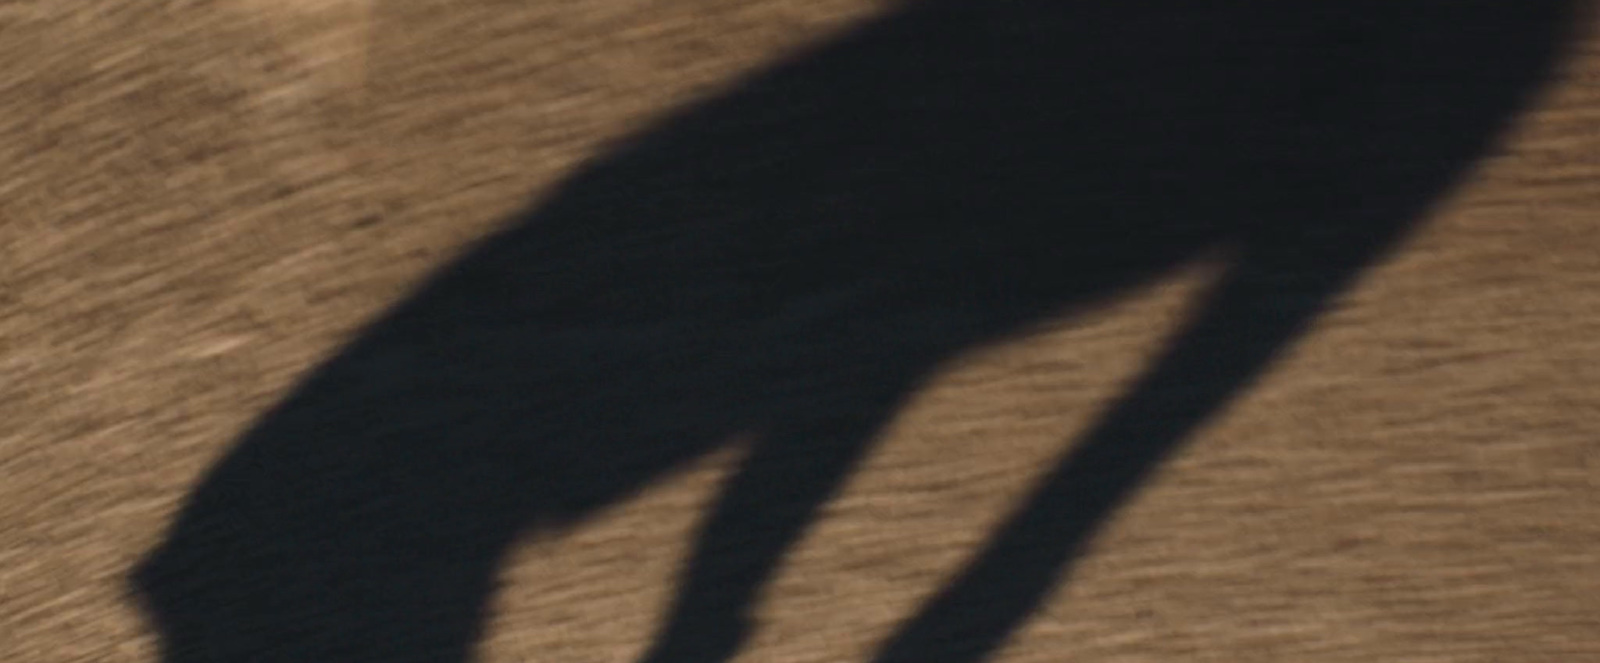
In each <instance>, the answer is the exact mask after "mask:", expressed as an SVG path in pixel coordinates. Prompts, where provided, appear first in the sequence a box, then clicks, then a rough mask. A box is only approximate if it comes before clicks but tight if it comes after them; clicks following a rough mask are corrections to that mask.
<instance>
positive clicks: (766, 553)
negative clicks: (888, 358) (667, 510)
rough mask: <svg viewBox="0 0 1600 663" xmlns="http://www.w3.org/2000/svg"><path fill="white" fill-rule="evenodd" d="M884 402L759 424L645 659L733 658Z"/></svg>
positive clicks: (706, 661)
mask: <svg viewBox="0 0 1600 663" xmlns="http://www.w3.org/2000/svg"><path fill="white" fill-rule="evenodd" d="M893 411H894V409H893V408H891V407H882V408H877V409H871V410H863V411H860V412H852V413H850V414H848V415H845V416H839V417H835V418H832V419H829V420H826V421H819V422H815V423H810V424H805V425H799V426H789V427H786V428H783V429H780V430H773V431H769V432H768V433H766V434H765V435H764V436H763V438H762V439H760V440H758V441H757V442H756V446H755V448H754V449H752V450H751V452H750V455H749V457H748V458H747V459H746V460H745V462H744V464H743V466H742V467H740V469H739V471H738V472H737V474H735V476H733V478H732V479H731V480H730V481H729V482H728V485H727V486H726V487H725V488H724V489H723V492H722V495H721V496H720V497H719V498H718V501H717V504H716V506H715V508H714V510H713V511H712V513H711V514H710V515H709V517H708V518H707V519H706V521H705V524H704V525H703V526H702V528H701V531H700V533H699V535H698V537H699V538H698V540H697V542H696V545H695V550H694V552H693V554H692V556H691V558H690V560H689V563H688V568H687V569H686V570H685V573H684V576H683V580H682V585H681V587H680V589H679V591H678V595H677V597H676V598H675V601H674V604H673V606H672V608H671V610H670V612H669V613H668V617H667V622H666V624H665V626H664V627H663V629H662V631H661V632H660V634H659V635H658V637H657V638H656V641H655V644H654V645H653V646H652V648H651V650H650V651H649V653H648V654H646V655H645V657H644V658H643V659H642V660H643V661H645V662H646V663H676V662H679V661H695V662H696V663H712V662H715V661H724V660H728V659H730V658H732V657H733V655H734V654H735V653H736V652H737V651H738V649H739V647H740V646H741V645H743V643H744V641H745V639H746V638H747V637H748V635H749V632H750V627H751V625H750V617H751V616H750V614H749V611H750V609H751V607H752V604H753V603H754V600H755V598H756V592H757V591H758V590H759V589H760V588H761V587H762V586H763V585H764V584H765V582H766V580H767V579H768V578H769V577H770V576H771V575H772V573H773V571H774V570H775V569H776V567H777V565H778V563H779V562H780V561H781V560H782V556H783V553H784V552H785V551H787V550H789V549H791V548H792V546H793V544H794V542H795V541H796V540H798V539H799V538H800V535H801V534H802V533H803V532H804V530H805V528H806V526H807V525H808V524H809V523H811V521H812V520H813V519H814V517H815V515H816V513H817V510H818V508H819V507H820V506H821V505H822V504H824V503H825V502H827V500H828V498H829V497H830V496H832V495H833V493H834V492H835V491H836V490H837V489H838V488H839V486H840V485H841V484H842V483H843V482H844V479H845V478H846V477H848V476H849V474H850V469H851V468H852V467H853V466H855V465H856V463H857V461H858V460H859V459H860V458H861V457H862V455H863V454H864V452H865V451H866V449H867V448H868V447H869V445H870V443H871V441H872V438H873V435H874V434H875V433H876V432H877V430H878V428H879V427H880V425H881V424H882V422H883V420H884V419H885V418H886V417H887V416H889V415H890V414H891V413H892V412H893Z"/></svg>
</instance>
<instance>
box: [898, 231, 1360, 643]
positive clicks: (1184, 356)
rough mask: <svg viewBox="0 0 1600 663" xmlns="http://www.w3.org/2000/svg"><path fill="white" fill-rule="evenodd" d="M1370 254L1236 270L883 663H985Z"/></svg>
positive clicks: (911, 624) (902, 634)
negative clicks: (1156, 474)
mask: <svg viewBox="0 0 1600 663" xmlns="http://www.w3.org/2000/svg"><path fill="white" fill-rule="evenodd" d="M1369 255H1370V252H1367V251H1363V252H1360V254H1359V255H1347V256H1346V257H1347V258H1349V259H1347V260H1341V261H1338V262H1336V263H1332V264H1324V265H1322V266H1321V267H1320V268H1318V267H1308V266H1306V265H1303V264H1301V265H1290V266H1282V269H1265V268H1263V267H1264V266H1263V265H1258V264H1251V263H1249V262H1242V263H1240V264H1238V265H1235V266H1234V267H1233V269H1232V271H1231V272H1230V273H1229V274H1228V275H1226V277H1225V280H1224V281H1223V282H1222V283H1221V284H1219V286H1218V287H1217V289H1216V291H1214V292H1213V294H1212V295H1211V297H1210V301H1209V302H1208V303H1207V304H1206V306H1205V308H1204V309H1203V310H1202V311H1201V312H1200V314H1199V317H1198V318H1197V319H1196V320H1195V321H1194V322H1193V323H1192V324H1191V325H1190V327H1189V328H1188V329H1187V330H1186V331H1185V332H1184V333H1183V335H1182V336H1181V337H1180V338H1179V339H1177V340H1176V341H1175V342H1174V343H1173V344H1172V345H1171V346H1170V348H1169V350H1168V351H1167V352H1166V354H1165V355H1164V356H1163V357H1161V358H1160V359H1159V360H1158V361H1157V362H1156V363H1155V364H1154V366H1153V368H1152V369H1151V370H1150V372H1149V373H1148V374H1146V376H1145V377H1144V378H1143V379H1141V381H1140V382H1139V383H1138V384H1137V385H1136V386H1135V387H1134V388H1132V389H1131V390H1129V392H1128V395H1127V396H1126V397H1124V398H1123V399H1122V400H1121V401H1120V402H1118V403H1117V404H1116V405H1115V407H1114V408H1113V409H1112V410H1111V411H1110V412H1109V413H1107V414H1106V415H1105V416H1104V417H1103V418H1102V419H1101V420H1100V421H1099V422H1098V424H1097V425H1096V426H1095V427H1094V428H1092V429H1091V430H1090V431H1089V432H1088V433H1087V434H1086V435H1085V438H1084V440H1083V442H1082V444H1081V445H1080V446H1079V447H1078V449H1077V450H1076V451H1075V452H1074V453H1072V454H1070V455H1069V456H1068V457H1067V458H1066V459H1065V460H1063V461H1062V463H1061V464H1060V466H1059V467H1057V468H1056V469H1055V471H1053V472H1052V473H1051V474H1050V475H1049V476H1047V477H1046V478H1045V479H1044V480H1043V482H1042V484H1041V485H1040V486H1039V488H1038V489H1037V490H1036V491H1035V492H1034V493H1033V494H1032V495H1031V496H1030V497H1029V500H1028V502H1027V503H1026V504H1025V505H1024V506H1023V507H1022V508H1021V509H1020V510H1019V511H1018V512H1017V513H1015V514H1013V515H1012V516H1011V518H1010V519H1009V520H1008V521H1007V522H1006V523H1005V524H1004V525H1003V526H1002V527H1001V529H1000V530H999V532H998V533H997V534H996V536H995V537H994V538H993V539H992V540H991V541H990V543H989V545H988V546H987V548H986V549H985V550H984V551H983V552H982V553H981V554H980V555H979V556H978V557H977V559H976V560H975V561H974V562H973V563H972V564H971V565H970V566H968V567H967V568H966V569H965V570H964V571H963V572H962V574H961V575H960V576H959V577H958V578H956V579H955V580H954V581H952V582H951V584H950V585H949V586H948V587H946V588H945V590H944V591H942V592H941V593H940V594H939V595H937V596H936V597H935V598H934V599H933V600H932V601H930V602H929V603H928V604H927V605H926V606H925V607H924V608H923V609H922V612H921V613H920V614H919V615H917V616H916V617H915V618H914V619H912V620H910V621H908V622H907V623H906V624H905V625H903V626H902V627H901V628H900V630H899V632H898V633H896V634H895V635H894V636H893V637H892V638H890V639H889V641H888V644H887V645H886V646H885V647H884V648H883V649H882V650H881V653H880V654H879V655H878V657H877V658H876V661H877V663H936V662H937V663H955V662H961V663H975V662H976V661H981V660H984V659H985V658H986V657H987V656H988V655H989V654H991V653H992V652H993V651H994V650H995V649H997V648H998V647H999V646H1000V645H1001V644H1002V643H1003V642H1004V640H1005V638H1006V637H1007V636H1008V635H1010V634H1011V632H1012V631H1014V630H1015V629H1016V627H1017V626H1019V625H1020V624H1021V623H1022V622H1023V621H1024V620H1025V619H1026V618H1027V617H1028V615H1030V614H1031V613H1033V611H1034V610H1035V609H1036V608H1038V606H1039V604H1040V603H1041V602H1042V601H1043V600H1044V599H1045V597H1046V596H1047V595H1048V593H1049V592H1050V590H1051V589H1052V588H1054V587H1056V586H1057V585H1058V584H1059V582H1060V580H1061V576H1062V575H1064V574H1065V573H1066V572H1067V568H1068V566H1069V563H1070V561H1071V560H1072V559H1073V558H1074V556H1075V555H1076V554H1077V553H1078V552H1079V551H1080V549H1081V548H1082V546H1083V545H1084V543H1085V542H1086V541H1087V540H1088V539H1089V537H1090V535H1092V534H1093V533H1094V531H1095V528H1096V526H1097V525H1099V523H1100V522H1101V521H1102V520H1103V519H1104V518H1105V517H1106V516H1107V515H1108V514H1109V513H1110V512H1111V511H1112V510H1113V509H1114V508H1115V507H1116V506H1117V505H1118V504H1119V503H1121V502H1122V501H1123V500H1125V499H1126V498H1127V497H1128V496H1129V495H1130V494H1131V493H1132V492H1133V491H1134V490H1135V489H1136V488H1137V487H1138V486H1139V485H1140V484H1141V483H1143V481H1144V479H1145V478H1146V477H1147V476H1148V475H1149V473H1150V472H1151V471H1152V470H1153V469H1154V468H1156V467H1157V466H1159V465H1160V463H1161V461H1162V460H1163V459H1165V458H1166V457H1167V456H1169V455H1170V454H1171V453H1172V451H1173V450H1174V449H1176V448H1177V447H1178V446H1179V445H1180V443H1182V441H1183V440H1184V439H1185V438H1187V437H1188V436H1189V434H1190V433H1192V432H1193V431H1194V430H1195V429H1196V428H1197V427H1198V426H1200V425H1201V424H1202V423H1204V422H1205V420H1206V419H1207V418H1209V417H1210V416H1211V415H1212V414H1214V413H1215V412H1217V411H1218V410H1219V409H1220V408H1221V407H1222V406H1224V405H1226V404H1227V402H1228V401H1229V400H1230V399H1231V398H1232V397H1233V396H1234V395H1235V394H1238V393H1240V392H1241V391H1242V390H1243V389H1245V388H1246V387H1248V386H1249V383H1250V382H1251V381H1252V380H1254V379H1255V378H1256V377H1257V376H1259V375H1260V374H1261V373H1262V371H1263V370H1264V369H1265V368H1266V367H1267V366H1268V365H1269V363H1270V362H1271V360H1272V359H1273V358H1274V357H1275V356H1277V355H1278V354H1279V352H1280V351H1281V350H1282V349H1283V348H1284V347H1285V346H1287V345H1288V344H1289V343H1290V342H1291V341H1293V340H1294V339H1295V337H1296V336H1298V335H1299V334H1300V332H1301V331H1302V329H1303V328H1304V327H1305V326H1306V324H1307V323H1308V322H1309V321H1311V320H1312V319H1314V318H1315V316H1316V314H1317V313H1318V312H1319V311H1321V310H1322V308H1323V307H1324V305H1325V303H1326V302H1327V301H1328V299H1329V298H1330V297H1331V296H1333V295H1334V294H1336V293H1337V292H1338V291H1339V290H1341V289H1342V288H1343V287H1344V285H1345V284H1346V282H1347V281H1348V280H1349V278H1350V276H1351V275H1352V274H1353V273H1354V272H1355V271H1356V269H1357V267H1359V266H1360V265H1362V264H1364V263H1365V262H1366V259H1367V258H1368V257H1369Z"/></svg>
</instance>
